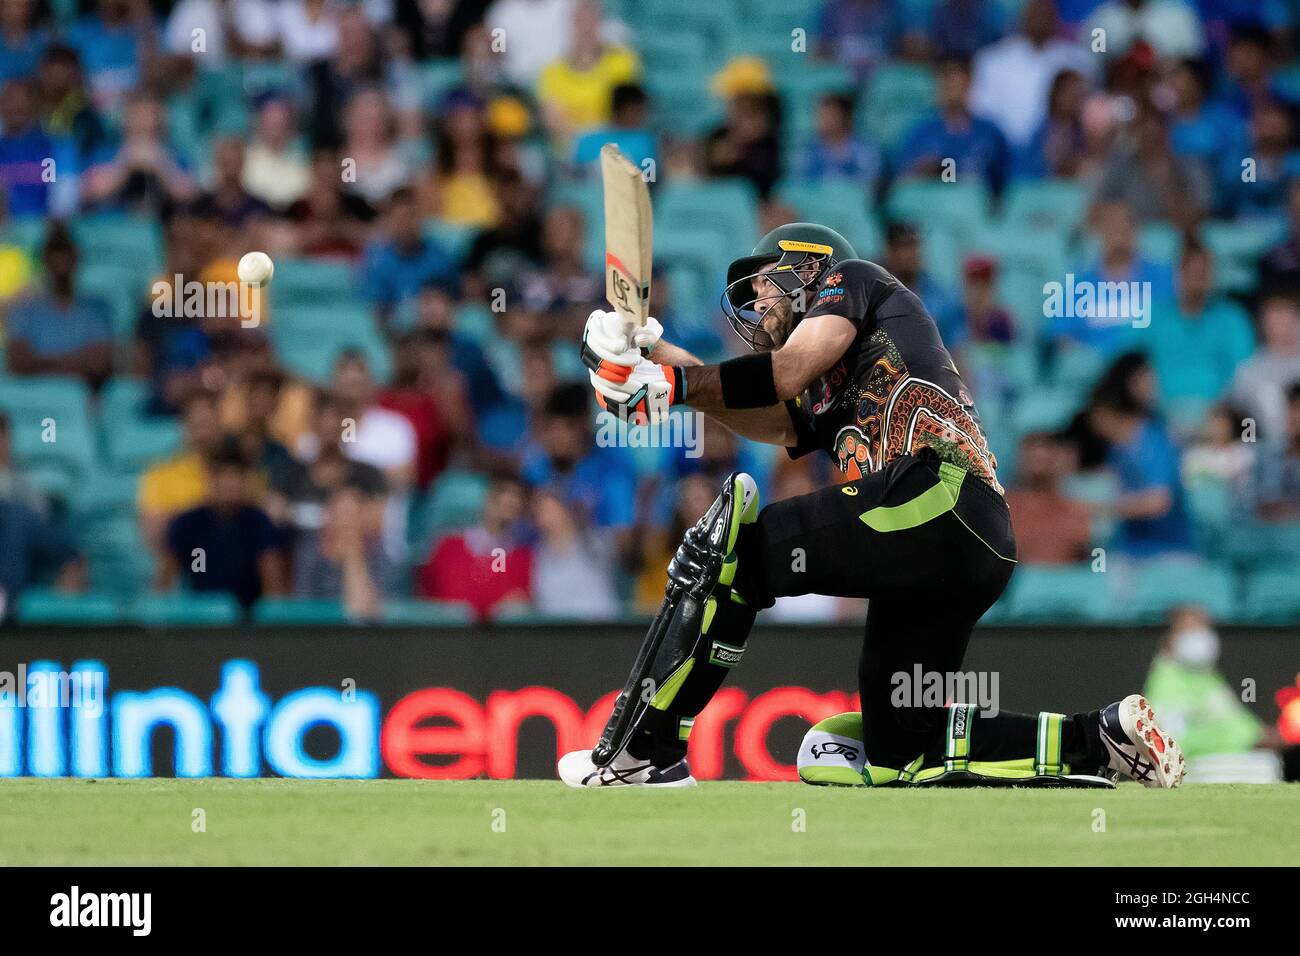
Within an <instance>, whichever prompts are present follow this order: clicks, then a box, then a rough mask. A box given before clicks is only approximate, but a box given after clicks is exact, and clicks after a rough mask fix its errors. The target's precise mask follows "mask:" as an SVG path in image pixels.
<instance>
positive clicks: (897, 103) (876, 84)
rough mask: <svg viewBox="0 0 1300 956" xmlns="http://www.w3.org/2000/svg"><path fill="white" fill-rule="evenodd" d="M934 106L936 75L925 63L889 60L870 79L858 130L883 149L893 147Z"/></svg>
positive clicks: (860, 112) (859, 106) (861, 106)
mask: <svg viewBox="0 0 1300 956" xmlns="http://www.w3.org/2000/svg"><path fill="white" fill-rule="evenodd" d="M933 105H934V76H933V74H932V73H931V72H930V71H929V70H927V69H926V68H925V67H923V66H918V65H915V64H911V63H887V64H884V65H882V66H881V67H880V68H879V69H877V70H876V71H875V72H874V73H873V74H872V75H871V79H870V80H869V81H868V82H867V86H866V89H865V90H864V91H863V96H862V101H861V103H860V104H859V105H858V111H857V117H858V129H859V130H861V131H862V132H863V133H864V134H865V135H866V136H867V137H868V138H869V139H871V140H872V142H875V143H879V144H880V146H881V148H882V149H885V150H891V149H893V148H894V147H895V146H896V145H897V144H898V140H899V139H900V138H901V137H902V135H903V133H904V131H906V130H907V128H908V127H909V126H911V125H912V124H913V123H914V122H916V120H918V119H920V118H921V117H923V116H924V115H925V114H926V113H928V112H929V111H930V110H931V109H932V108H933Z"/></svg>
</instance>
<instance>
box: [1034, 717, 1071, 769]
mask: <svg viewBox="0 0 1300 956" xmlns="http://www.w3.org/2000/svg"><path fill="white" fill-rule="evenodd" d="M1064 722H1065V715H1064V714H1051V713H1048V712H1047V711H1042V712H1041V713H1039V715H1038V749H1037V752H1036V753H1035V755H1034V773H1036V774H1037V775H1038V776H1040V777H1042V776H1059V775H1060V774H1061V773H1062V772H1063V770H1062V768H1063V766H1064V763H1063V762H1062V760H1061V730H1062V726H1063V724H1064Z"/></svg>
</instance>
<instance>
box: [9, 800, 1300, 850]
mask: <svg viewBox="0 0 1300 956" xmlns="http://www.w3.org/2000/svg"><path fill="white" fill-rule="evenodd" d="M1297 796H1300V788H1296V787H1288V786H1286V785H1277V786H1199V787H1198V786H1187V787H1184V788H1183V789H1181V790H1178V791H1174V792H1159V791H1149V790H1144V789H1142V788H1140V787H1137V786H1134V785H1126V786H1121V787H1120V788H1119V789H1118V790H1114V791H1095V790H1094V791H1080V790H1076V791H1056V792H1045V791H1005V790H988V789H981V790H947V791H938V790H936V791H889V790H876V791H864V790H841V789H826V788H818V787H808V786H804V785H802V784H797V783H795V784H747V783H706V784H704V785H702V786H700V787H698V788H696V789H694V790H677V791H650V792H647V791H635V790H618V791H573V790H568V789H566V788H565V787H564V786H563V785H562V784H560V783H551V782H542V781H537V782H533V781H505V782H498V781H467V782H462V783H441V782H439V783H432V782H419V781H404V780H402V781H399V780H371V781H332V780H331V781H303V780H242V781H236V780H219V779H211V780H171V779H166V780H144V781H124V780H98V781H90V780H26V779H24V780H5V781H0V865H4V866H11V865H45V864H57V865H72V866H77V865H82V866H84V865H126V866H132V865H151V864H152V865H204V864H222V865H231V864H233V865H241V864H288V865H299V864H301V865H336V864H343V865H456V864H510V865H533V864H610V863H614V864H636V865H653V864H676V865H693V864H716V863H728V864H759V865H762V864H790V865H800V866H818V865H845V864H847V865H873V866H898V865H906V864H928V865H936V864H939V865H942V864H981V865H1014V864H1064V865H1075V864H1089V865H1107V864H1119V865H1142V864H1150V865H1166V864H1182V865H1188V864H1193V865H1196V864H1199V865H1207V864H1209V865H1230V864H1240V865H1254V864H1265V865H1274V864H1292V865H1293V864H1294V863H1295V860H1296V857H1297V853H1298V852H1300V850H1298V848H1297V842H1298V841H1297V838H1296V836H1295V833H1296V831H1295V818H1296V807H1297V805H1298V804H1297V799H1296V798H1297ZM196 810H202V811H203V815H204V817H205V823H206V832H201V833H199V832H194V829H193V827H194V824H193V821H194V820H195V819H196V816H195V811H196ZM1098 811H1102V812H1103V813H1104V823H1105V831H1104V832H1096V830H1095V828H1096V827H1097V826H1098V821H1099V820H1100V819H1101V817H1100V815H1099V814H1098ZM801 825H802V827H801Z"/></svg>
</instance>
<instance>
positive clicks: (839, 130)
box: [795, 93, 880, 189]
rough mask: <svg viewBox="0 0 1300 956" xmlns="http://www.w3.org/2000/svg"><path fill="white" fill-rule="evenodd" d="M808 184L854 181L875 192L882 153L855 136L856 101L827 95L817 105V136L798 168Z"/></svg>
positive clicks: (843, 96) (836, 95) (797, 164)
mask: <svg viewBox="0 0 1300 956" xmlns="http://www.w3.org/2000/svg"><path fill="white" fill-rule="evenodd" d="M795 168H796V170H797V171H798V176H799V178H800V179H802V180H804V181H805V182H816V181H818V180H822V179H851V180H854V181H855V182H860V183H865V184H866V186H867V188H868V189H873V188H874V186H875V183H876V179H877V178H878V177H879V176H880V153H879V152H878V151H877V150H876V148H875V147H874V146H872V145H871V144H870V143H869V142H867V141H866V140H865V139H862V138H861V137H859V136H855V135H854V133H853V98H852V97H851V96H846V95H844V94H842V93H828V94H827V95H826V96H823V97H822V98H821V99H820V100H819V101H818V103H817V135H816V137H815V138H814V139H813V141H812V142H811V143H810V144H809V145H808V146H806V147H804V149H803V151H802V152H801V153H800V154H799V159H798V162H797V163H796V165H795Z"/></svg>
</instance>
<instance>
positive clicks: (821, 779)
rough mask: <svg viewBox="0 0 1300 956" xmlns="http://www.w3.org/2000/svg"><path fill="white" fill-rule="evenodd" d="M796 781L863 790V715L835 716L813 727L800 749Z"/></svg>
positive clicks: (855, 713)
mask: <svg viewBox="0 0 1300 956" xmlns="http://www.w3.org/2000/svg"><path fill="white" fill-rule="evenodd" d="M797 763H798V767H799V779H800V780H802V781H803V782H804V783H811V784H815V785H817V786H825V787H865V786H866V781H864V780H863V778H862V767H863V765H864V764H865V763H866V757H865V755H864V754H863V752H862V715H861V714H860V713H858V712H856V711H853V712H850V713H845V714H836V715H835V716H834V717H827V718H826V719H825V720H823V721H821V722H819V723H817V724H814V725H813V727H812V729H811V730H809V731H808V733H806V734H804V737H803V743H801V744H800V745H799V759H798V761H797Z"/></svg>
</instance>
